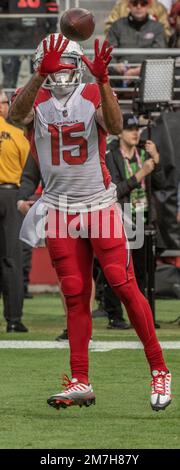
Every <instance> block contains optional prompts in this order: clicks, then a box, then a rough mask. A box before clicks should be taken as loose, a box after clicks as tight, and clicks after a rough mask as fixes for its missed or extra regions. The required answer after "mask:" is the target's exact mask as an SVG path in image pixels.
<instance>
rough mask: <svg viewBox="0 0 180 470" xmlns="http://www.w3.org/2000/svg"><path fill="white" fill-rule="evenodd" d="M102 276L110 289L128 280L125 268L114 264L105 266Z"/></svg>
mask: <svg viewBox="0 0 180 470" xmlns="http://www.w3.org/2000/svg"><path fill="white" fill-rule="evenodd" d="M104 275H105V277H106V279H107V281H108V282H109V284H110V285H111V286H112V287H116V286H120V285H122V284H124V283H126V282H127V280H128V278H127V272H126V268H125V267H123V266H117V265H114V264H108V265H107V266H105V268H104Z"/></svg>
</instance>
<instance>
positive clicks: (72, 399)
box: [47, 376, 95, 409]
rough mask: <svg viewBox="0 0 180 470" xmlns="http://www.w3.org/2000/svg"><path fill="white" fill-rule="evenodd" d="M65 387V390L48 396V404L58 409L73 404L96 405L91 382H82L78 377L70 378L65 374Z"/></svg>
mask: <svg viewBox="0 0 180 470" xmlns="http://www.w3.org/2000/svg"><path fill="white" fill-rule="evenodd" d="M63 387H64V388H65V390H63V391H62V392H60V393H57V394H56V395H52V396H51V397H49V398H48V400H47V403H48V405H50V406H54V407H55V408H57V409H59V408H67V407H68V406H73V405H79V406H80V407H81V406H83V405H84V406H90V405H92V404H93V405H95V394H94V392H93V389H92V386H91V384H88V385H86V384H84V383H80V382H78V380H77V379H72V380H69V379H68V377H67V376H64V382H63Z"/></svg>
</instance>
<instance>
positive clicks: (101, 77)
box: [82, 39, 123, 135]
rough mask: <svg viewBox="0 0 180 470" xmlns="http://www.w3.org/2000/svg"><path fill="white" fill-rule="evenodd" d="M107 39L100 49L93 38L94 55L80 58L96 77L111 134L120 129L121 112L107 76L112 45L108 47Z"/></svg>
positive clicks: (106, 123) (97, 41) (118, 131)
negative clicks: (92, 58) (92, 57)
mask: <svg viewBox="0 0 180 470" xmlns="http://www.w3.org/2000/svg"><path fill="white" fill-rule="evenodd" d="M108 44H109V43H108V41H107V40H105V41H104V42H103V45H102V48H101V50H100V49H99V40H98V39H95V43H94V51H95V57H94V60H93V61H90V60H89V59H88V58H87V57H86V56H84V55H83V56H82V60H83V61H84V63H85V64H86V65H87V67H88V69H89V70H90V72H91V73H92V75H94V77H96V81H97V83H98V85H99V89H100V93H101V98H102V111H103V118H104V123H105V125H106V128H107V130H108V131H109V132H110V133H111V134H116V135H118V134H120V132H121V131H122V122H123V120H122V113H121V110H120V107H119V104H118V102H117V99H116V97H115V96H114V94H113V91H112V88H111V86H110V83H109V77H108V64H109V62H110V61H111V59H112V57H111V52H112V49H113V47H112V46H110V47H108Z"/></svg>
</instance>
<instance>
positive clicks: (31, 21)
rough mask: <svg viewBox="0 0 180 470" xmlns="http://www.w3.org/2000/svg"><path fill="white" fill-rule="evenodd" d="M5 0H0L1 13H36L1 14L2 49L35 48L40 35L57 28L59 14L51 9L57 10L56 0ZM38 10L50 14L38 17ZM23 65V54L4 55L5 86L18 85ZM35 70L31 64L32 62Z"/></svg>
mask: <svg viewBox="0 0 180 470" xmlns="http://www.w3.org/2000/svg"><path fill="white" fill-rule="evenodd" d="M35 3H36V2H28V1H22V0H3V1H1V2H0V13H6V14H7V15H8V14H12V13H24V14H26V15H29V14H34V17H29V18H28V16H26V17H24V18H9V19H8V18H0V47H1V48H2V49H35V48H36V47H37V44H38V43H39V42H40V41H41V39H42V38H43V37H44V36H46V35H47V34H48V33H51V32H55V31H56V24H57V18H51V17H50V14H51V13H58V4H57V2H56V0H38V2H37V5H36V4H35ZM38 13H49V18H36V14H38ZM20 66H21V57H20V56H19V55H17V56H9V55H7V56H2V71H3V75H4V78H3V87H4V88H15V87H16V84H17V80H18V75H19V70H20ZM31 72H32V66H31Z"/></svg>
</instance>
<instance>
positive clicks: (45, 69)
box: [37, 34, 75, 76]
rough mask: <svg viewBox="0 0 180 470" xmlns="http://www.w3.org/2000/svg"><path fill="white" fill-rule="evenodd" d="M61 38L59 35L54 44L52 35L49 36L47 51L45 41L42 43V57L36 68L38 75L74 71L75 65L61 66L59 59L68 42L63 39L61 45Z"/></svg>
mask: <svg viewBox="0 0 180 470" xmlns="http://www.w3.org/2000/svg"><path fill="white" fill-rule="evenodd" d="M62 41H63V36H62V34H60V35H59V38H58V40H57V42H56V45H55V44H54V34H50V42H49V49H48V44H47V39H44V41H43V49H44V57H43V59H42V61H41V63H40V65H39V67H38V69H37V70H38V72H39V73H40V75H45V76H46V75H48V74H49V73H56V72H60V71H61V70H63V69H70V70H71V69H74V68H75V65H71V64H61V63H60V58H61V56H62V54H63V52H64V50H65V49H66V46H67V45H68V43H69V41H68V39H65V40H64V42H63V45H62Z"/></svg>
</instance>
